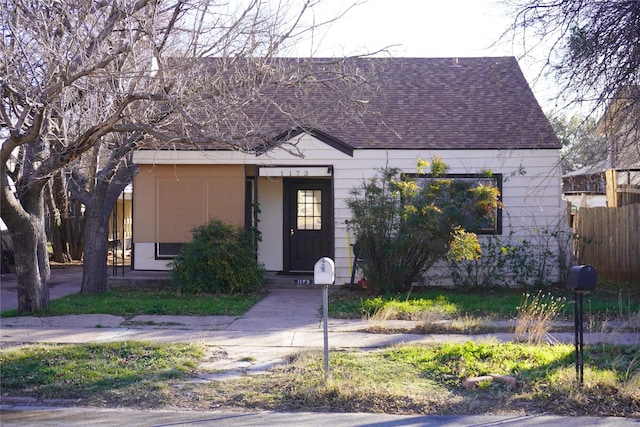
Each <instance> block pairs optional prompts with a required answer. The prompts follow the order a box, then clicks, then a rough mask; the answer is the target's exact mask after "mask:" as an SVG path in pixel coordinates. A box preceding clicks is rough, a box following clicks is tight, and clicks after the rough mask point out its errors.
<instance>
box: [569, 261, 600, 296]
mask: <svg viewBox="0 0 640 427" xmlns="http://www.w3.org/2000/svg"><path fill="white" fill-rule="evenodd" d="M597 280H598V271H597V270H596V269H595V268H594V267H593V266H592V265H576V266H573V267H571V268H570V269H569V273H568V274H567V288H569V289H575V290H576V291H593V290H595V289H596V281H597Z"/></svg>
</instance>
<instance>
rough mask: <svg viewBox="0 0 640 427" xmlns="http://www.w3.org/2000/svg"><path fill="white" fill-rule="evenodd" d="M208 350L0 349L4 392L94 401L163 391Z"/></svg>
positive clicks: (134, 345)
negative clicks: (146, 390)
mask: <svg viewBox="0 0 640 427" xmlns="http://www.w3.org/2000/svg"><path fill="white" fill-rule="evenodd" d="M204 354H205V347H204V346H202V345H197V344H167V343H154V344H150V343H143V342H131V341H129V342H115V343H99V344H74V345H63V344H32V345H23V346H19V347H11V348H5V349H2V350H0V366H2V368H1V370H2V393H3V394H4V395H10V396H31V397H36V398H41V399H42V398H55V399H82V400H85V399H87V401H90V402H99V401H110V400H111V397H110V396H114V395H118V394H120V393H124V392H126V393H127V394H128V393H131V394H132V396H133V395H138V396H139V395H140V391H141V389H142V388H145V387H146V388H148V389H154V388H160V389H161V388H163V387H164V386H163V385H164V384H166V383H167V382H168V381H171V380H174V379H179V378H184V377H185V376H186V375H188V374H189V373H191V372H193V371H194V370H195V368H196V366H197V362H198V361H199V360H201V359H202V357H203V356H204ZM142 395H143V396H144V395H148V392H144V393H143V394H142Z"/></svg>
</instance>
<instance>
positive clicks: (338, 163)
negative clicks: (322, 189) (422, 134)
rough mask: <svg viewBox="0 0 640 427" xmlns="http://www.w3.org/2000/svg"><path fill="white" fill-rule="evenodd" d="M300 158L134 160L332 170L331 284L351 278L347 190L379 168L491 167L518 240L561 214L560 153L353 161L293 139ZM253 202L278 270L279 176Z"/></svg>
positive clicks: (266, 250) (197, 155) (415, 153)
mask: <svg viewBox="0 0 640 427" xmlns="http://www.w3.org/2000/svg"><path fill="white" fill-rule="evenodd" d="M294 142H295V143H296V146H297V148H298V149H299V150H300V152H301V153H302V154H303V156H304V157H298V156H294V155H292V154H291V153H289V152H286V151H285V150H277V149H276V150H272V151H270V152H269V153H267V154H265V155H263V156H261V157H258V158H256V157H254V156H249V155H243V154H241V153H235V152H195V151H194V152H136V153H135V154H134V156H135V157H134V158H135V161H136V162H138V163H156V164H163V163H183V164H201V163H209V164H228V163H238V164H243V163H245V164H254V163H255V164H258V165H260V166H276V165H278V166H285V165H288V166H307V167H309V166H329V165H332V166H333V170H334V176H333V185H334V197H335V224H334V227H335V265H336V283H337V284H341V283H346V282H348V281H349V279H350V274H351V266H350V261H351V260H352V258H351V256H350V253H349V251H350V248H349V247H348V242H349V241H350V242H351V243H353V238H352V236H351V238H350V237H348V236H347V227H346V220H348V219H349V218H350V216H351V215H350V211H349V209H348V207H347V205H346V200H347V199H348V198H349V197H350V191H351V190H352V189H353V188H354V187H356V186H358V185H359V184H360V183H361V182H362V180H363V179H367V178H371V177H373V176H375V174H376V169H380V168H384V167H385V166H389V167H396V168H399V169H401V170H402V171H404V172H415V171H416V161H417V159H418V158H423V159H425V160H430V159H431V158H432V157H434V156H439V157H440V158H442V160H443V161H444V162H445V163H446V164H447V165H448V166H449V167H450V173H476V172H479V171H481V170H484V169H490V170H491V171H493V172H494V173H501V174H503V203H504V209H503V236H508V235H509V234H510V233H511V232H513V233H514V234H515V235H517V236H518V237H521V238H524V239H530V240H532V241H535V239H536V236H535V232H534V230H535V229H537V228H548V229H555V228H556V227H557V225H558V224H559V222H560V221H561V218H563V216H564V210H563V208H561V201H562V198H561V187H560V172H559V169H558V164H559V151H558V150H552V149H547V150H464V151H451V150H357V151H355V152H354V156H353V157H350V156H348V155H346V154H344V153H342V152H340V151H338V150H336V149H334V148H332V147H330V146H328V145H327V144H325V143H323V142H321V141H318V140H316V139H315V138H313V137H311V136H301V137H300V138H298V139H297V140H296V141H294ZM258 197H259V201H260V208H261V210H262V213H261V217H260V223H259V224H258V227H259V229H260V230H261V231H262V242H261V243H260V246H259V259H260V261H261V262H264V263H265V265H266V266H267V269H268V270H280V269H282V264H283V263H282V186H281V181H280V180H276V179H271V180H267V179H266V178H265V179H260V180H259V182H258Z"/></svg>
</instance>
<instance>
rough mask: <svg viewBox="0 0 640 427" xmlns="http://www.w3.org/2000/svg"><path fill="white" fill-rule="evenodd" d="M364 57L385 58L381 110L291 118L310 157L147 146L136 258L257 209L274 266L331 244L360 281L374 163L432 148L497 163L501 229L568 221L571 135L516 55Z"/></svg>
mask: <svg viewBox="0 0 640 427" xmlns="http://www.w3.org/2000/svg"><path fill="white" fill-rule="evenodd" d="M354 61H355V60H354ZM357 61H369V62H368V63H371V64H375V65H376V67H377V69H378V79H377V81H376V84H377V85H378V86H379V91H380V95H379V96H376V97H375V98H374V99H372V100H371V101H370V104H369V106H368V108H369V109H370V110H371V111H372V112H374V113H375V114H370V115H368V116H365V117H364V118H362V119H360V120H353V121H350V122H349V123H348V124H346V125H345V124H344V123H345V122H344V121H343V122H342V124H337V123H339V122H338V121H333V122H331V120H327V121H326V122H321V121H319V122H318V125H317V126H315V127H314V128H312V129H308V130H307V131H302V130H301V129H299V128H294V129H291V132H289V133H287V134H286V137H284V140H286V141H287V142H288V143H289V144H291V145H289V146H288V147H289V148H291V147H295V149H296V150H298V151H299V153H300V154H301V155H302V156H299V155H295V153H292V150H291V149H288V150H285V149H281V148H278V147H272V148H270V149H268V150H266V151H257V152H255V153H246V152H240V151H232V150H224V149H220V148H219V147H218V148H217V149H212V150H193V149H190V150H189V149H184V150H183V149H179V148H178V149H175V150H140V151H137V152H135V154H134V161H135V162H136V163H137V164H139V165H140V172H139V173H138V175H137V176H136V178H135V180H134V187H133V264H132V265H133V268H134V269H137V270H164V269H167V268H168V267H167V263H168V262H169V261H170V260H171V258H172V257H173V256H174V255H175V254H176V253H177V251H178V250H179V247H180V245H181V244H182V243H184V242H188V241H189V240H190V238H191V230H192V229H193V228H194V227H195V226H198V225H200V224H203V223H205V222H207V221H208V220H209V219H211V218H218V219H221V220H224V221H226V222H230V223H232V224H236V225H239V226H243V225H248V224H251V223H252V221H253V218H254V216H255V217H256V218H257V227H258V229H259V230H260V231H261V233H262V241H261V242H260V243H259V247H258V259H259V261H260V262H262V263H264V265H265V267H266V269H267V270H268V271H274V272H281V273H295V272H311V271H312V269H313V264H314V263H315V261H316V260H317V259H318V258H320V257H322V256H329V257H331V258H333V259H334V260H335V265H336V283H345V282H348V281H349V279H350V274H351V265H352V254H351V245H352V244H353V243H354V242H353V236H351V235H349V233H348V228H347V224H346V222H347V221H348V220H349V218H350V211H349V209H348V207H347V204H346V200H347V199H348V198H349V197H350V196H351V195H350V192H351V190H352V189H353V188H354V187H356V186H358V185H359V184H360V183H361V182H362V180H364V179H368V178H371V177H373V176H375V174H376V169H379V168H383V167H385V166H390V167H397V168H400V169H401V170H403V171H405V172H415V170H416V162H417V159H418V158H423V159H425V160H429V159H431V158H432V157H434V156H439V157H440V158H442V159H443V160H444V161H445V162H446V163H447V164H448V165H449V167H450V173H451V174H455V176H460V177H461V176H466V175H467V174H473V173H476V172H479V171H481V170H486V169H490V170H492V171H493V172H494V177H495V180H496V183H497V184H499V185H500V186H501V189H502V202H503V204H504V207H503V209H502V210H501V211H500V212H499V215H500V218H499V221H498V222H497V224H496V228H495V230H494V232H496V233H498V234H501V235H503V236H509V235H511V234H513V235H514V236H517V237H519V238H523V239H533V238H534V237H533V236H534V235H535V230H536V229H540V228H548V229H554V228H555V227H556V226H557V225H558V223H559V222H560V219H561V217H562V216H563V214H564V208H563V207H561V184H560V170H559V166H558V165H559V163H560V162H559V148H560V144H559V142H558V139H557V138H556V136H555V134H554V132H553V129H552V128H551V126H550V124H549V122H548V120H547V118H546V117H545V115H544V113H543V112H542V110H541V109H540V106H539V105H538V103H537V101H536V99H535V97H534V95H533V93H532V92H531V90H530V88H529V86H528V84H527V82H526V80H525V78H524V76H523V74H522V72H521V70H520V68H519V66H518V63H517V61H516V60H515V58H512V57H499V58H457V59H456V58H450V59H446V58H435V59H433V58H432V59H427V58H397V59H388V58H369V59H358V60H357ZM332 123H333V125H332ZM274 129H278V126H275V124H274ZM274 132H275V131H274ZM278 133H281V131H278V132H277V133H274V138H275V137H276V136H277V134H278ZM256 206H258V207H259V209H257V210H256V209H255V207H256ZM433 280H434V281H436V278H434V279H433Z"/></svg>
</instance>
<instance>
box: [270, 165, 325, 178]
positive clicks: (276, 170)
mask: <svg viewBox="0 0 640 427" xmlns="http://www.w3.org/2000/svg"><path fill="white" fill-rule="evenodd" d="M332 172H333V168H332V167H331V166H313V167H295V166H294V167H261V168H260V169H259V175H260V176H265V177H273V178H275V177H282V178H306V177H322V176H331V173H332Z"/></svg>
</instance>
